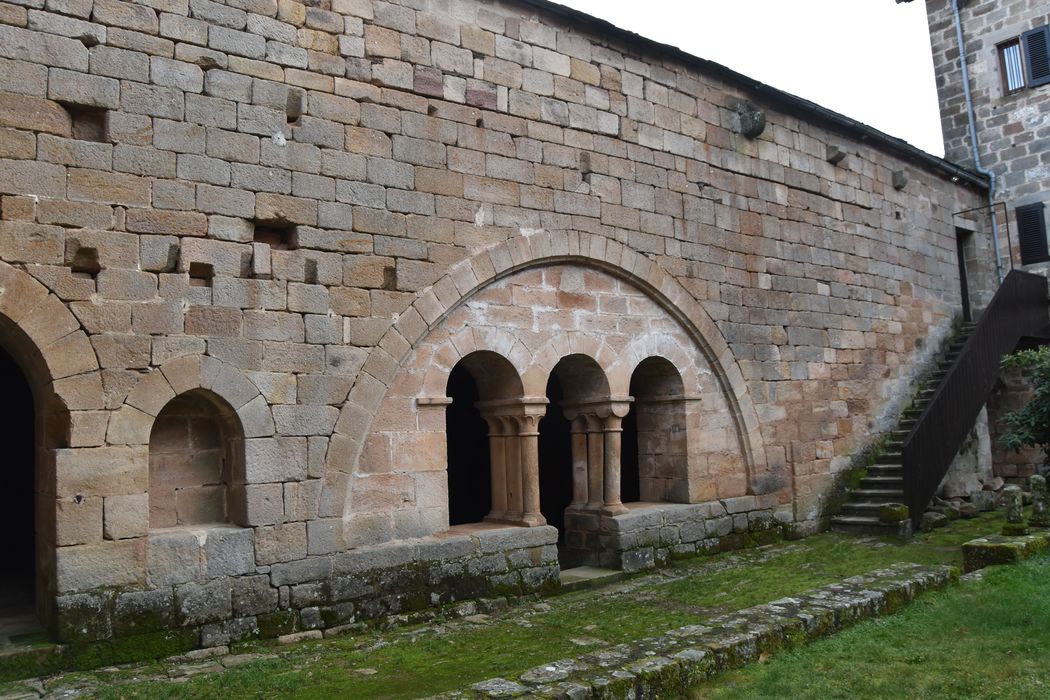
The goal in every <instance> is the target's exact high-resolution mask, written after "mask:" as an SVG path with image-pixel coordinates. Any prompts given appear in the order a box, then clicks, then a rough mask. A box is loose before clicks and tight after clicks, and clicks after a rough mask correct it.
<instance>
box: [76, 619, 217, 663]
mask: <svg viewBox="0 0 1050 700" xmlns="http://www.w3.org/2000/svg"><path fill="white" fill-rule="evenodd" d="M199 644H200V635H199V634H198V633H197V630H196V629H181V630H169V631H166V632H150V633H148V634H137V635H134V636H131V637H123V638H121V639H115V640H111V641H107V642H91V643H84V644H71V645H70V646H69V647H68V650H67V652H66V657H67V661H68V663H69V665H70V666H71V667H73V668H76V669H80V670H85V669H92V668H98V667H99V666H112V665H114V664H125V663H129V662H131V661H144V660H149V659H162V658H164V657H166V656H172V655H174V654H181V653H183V652H186V651H189V650H190V649H193V648H195V647H197V646H198V645H199Z"/></svg>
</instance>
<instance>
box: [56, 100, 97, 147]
mask: <svg viewBox="0 0 1050 700" xmlns="http://www.w3.org/2000/svg"><path fill="white" fill-rule="evenodd" d="M62 107H63V108H65V110H66V112H68V113H69V119H70V121H71V122H72V125H73V129H72V130H73V138H75V139H77V140H79V141H95V142H97V143H106V142H107V138H106V110H104V109H100V108H98V107H87V106H84V105H74V104H63V105H62Z"/></svg>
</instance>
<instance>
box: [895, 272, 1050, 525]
mask: <svg viewBox="0 0 1050 700" xmlns="http://www.w3.org/2000/svg"><path fill="white" fill-rule="evenodd" d="M1048 322H1050V316H1048V314H1047V279H1046V278H1045V277H1040V276H1039V275H1033V274H1029V273H1027V272H1019V271H1017V270H1011V271H1010V273H1009V274H1008V275H1007V276H1006V279H1005V280H1003V283H1002V285H1001V286H1000V287H999V291H997V292H996V293H995V296H994V297H993V298H992V302H991V303H990V304H989V305H988V308H986V309H985V310H984V313H982V314H981V318H980V320H979V321H978V322H977V327H976V328H975V329H974V331H973V334H972V335H971V336H970V337H969V339H968V340H967V341H966V344H965V345H964V346H963V347H962V350H961V351H960V353H959V356H958V357H957V358H956V360H955V362H954V363H953V364H952V366H951V367H950V368H949V370H948V374H947V375H946V376H945V377H944V379H943V381H941V383H940V385H939V386H938V387H937V391H936V392H935V393H934V395H933V398H932V400H931V401H930V404H929V405H928V406H927V407H926V410H925V411H923V413H922V415H921V416H919V420H918V421H917V422H916V424H915V427H914V428H913V429H912V431H911V432H910V433H909V434H908V436H907V437H906V438H905V439H904V446H903V449H902V456H903V460H902V461H903V466H904V501H905V504H906V505H907V506H908V508H909V509H910V511H911V519H912V522H913V523H914V524H915V525H918V524H919V520H920V519H921V517H922V513H923V511H925V510H926V506H927V505H929V503H930V499H931V498H933V495H934V493H936V491H937V487H938V486H939V485H940V483H941V480H942V479H943V478H944V475H945V474H946V473H947V472H948V467H949V466H951V463H952V460H953V459H954V458H955V455H956V454H957V453H958V451H959V446H960V445H962V442H963V440H965V439H966V435H967V434H968V433H969V432H970V430H971V429H972V428H973V424H974V421H975V420H976V419H977V414H978V413H980V411H981V407H982V406H983V405H984V404H985V402H987V401H988V397H989V396H990V395H991V393H992V389H993V388H994V387H995V382H996V379H997V378H998V376H999V363H1000V362H1001V361H1002V358H1003V357H1004V356H1005V355H1008V354H1010V353H1011V352H1013V350H1014V348H1015V347H1017V344H1018V341H1020V340H1021V339H1022V338H1025V337H1040V336H1043V335H1045V333H1046V330H1047V325H1048Z"/></svg>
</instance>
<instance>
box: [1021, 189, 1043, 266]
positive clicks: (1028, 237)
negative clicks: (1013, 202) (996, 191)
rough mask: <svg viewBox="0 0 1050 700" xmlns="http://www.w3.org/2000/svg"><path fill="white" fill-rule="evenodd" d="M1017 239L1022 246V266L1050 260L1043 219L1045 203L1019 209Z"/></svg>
mask: <svg viewBox="0 0 1050 700" xmlns="http://www.w3.org/2000/svg"><path fill="white" fill-rule="evenodd" d="M1015 211H1016V213H1017V238H1018V240H1019V241H1020V244H1021V264H1022V265H1030V264H1032V263H1037V262H1043V261H1045V260H1050V254H1048V253H1047V249H1046V219H1044V218H1043V203H1042V202H1037V203H1035V204H1028V205H1025V206H1023V207H1017V209H1016V210H1015Z"/></svg>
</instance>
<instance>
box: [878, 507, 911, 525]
mask: <svg viewBox="0 0 1050 700" xmlns="http://www.w3.org/2000/svg"><path fill="white" fill-rule="evenodd" d="M908 514H909V511H908V506H906V505H904V504H903V503H886V504H884V505H883V506H882V507H880V508H879V520H880V521H882V522H884V523H899V522H901V521H902V520H907V519H908Z"/></svg>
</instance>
